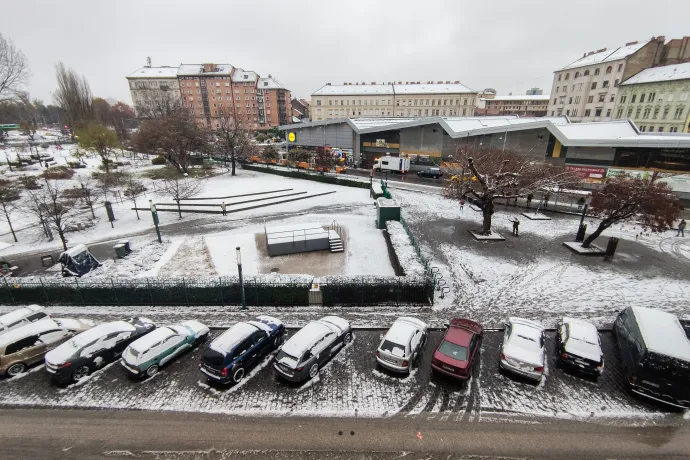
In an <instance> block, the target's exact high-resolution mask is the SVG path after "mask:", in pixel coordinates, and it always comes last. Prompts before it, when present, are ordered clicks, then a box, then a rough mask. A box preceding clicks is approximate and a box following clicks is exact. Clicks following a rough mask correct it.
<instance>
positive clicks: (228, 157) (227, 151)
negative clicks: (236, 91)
mask: <svg viewBox="0 0 690 460" xmlns="http://www.w3.org/2000/svg"><path fill="white" fill-rule="evenodd" d="M230 105H231V106H232V107H231V108H230V109H229V110H228V111H221V115H220V117H218V118H217V119H215V121H216V123H218V127H217V128H216V130H215V137H216V142H215V144H214V147H215V148H214V150H215V151H216V152H217V153H218V154H219V155H221V156H222V157H223V158H225V161H226V162H227V161H230V164H231V167H232V175H233V176H234V175H235V169H236V164H237V162H238V161H242V160H244V159H246V158H247V154H248V153H250V152H253V150H254V149H253V145H254V144H253V142H252V138H251V135H250V132H249V130H248V129H247V128H246V127H245V126H244V123H243V122H242V118H241V117H239V116H238V114H237V110H236V109H235V105H234V104H230Z"/></svg>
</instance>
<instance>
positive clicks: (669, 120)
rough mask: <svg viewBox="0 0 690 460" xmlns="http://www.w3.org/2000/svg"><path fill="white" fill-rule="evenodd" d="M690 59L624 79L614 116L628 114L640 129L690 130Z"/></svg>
mask: <svg viewBox="0 0 690 460" xmlns="http://www.w3.org/2000/svg"><path fill="white" fill-rule="evenodd" d="M689 95H690V62H686V63H683V64H672V65H667V66H662V67H652V68H649V69H645V70H643V71H641V72H639V73H638V74H636V75H634V76H632V77H630V78H628V79H627V80H625V81H623V82H622V83H621V85H620V88H619V91H618V100H617V103H616V109H615V111H614V113H615V118H630V119H632V121H634V122H635V124H636V125H637V127H638V128H639V130H640V131H642V132H659V133H661V132H685V133H687V132H690V130H689V129H688V128H689V126H688V120H689V119H690V105H689V101H688V96H689Z"/></svg>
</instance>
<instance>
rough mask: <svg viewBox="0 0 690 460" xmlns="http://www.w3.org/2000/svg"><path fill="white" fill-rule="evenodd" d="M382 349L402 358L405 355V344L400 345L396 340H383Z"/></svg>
mask: <svg viewBox="0 0 690 460" xmlns="http://www.w3.org/2000/svg"><path fill="white" fill-rule="evenodd" d="M381 350H382V351H385V352H386V353H390V354H392V355H395V356H399V357H401V358H402V357H403V356H405V345H400V344H397V343H395V342H391V341H390V340H384V341H383V343H382V344H381Z"/></svg>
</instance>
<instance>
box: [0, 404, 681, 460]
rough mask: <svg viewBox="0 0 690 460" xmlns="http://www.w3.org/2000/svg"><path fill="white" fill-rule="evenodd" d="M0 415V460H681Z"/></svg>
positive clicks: (246, 423) (530, 431)
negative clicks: (75, 459)
mask: <svg viewBox="0 0 690 460" xmlns="http://www.w3.org/2000/svg"><path fill="white" fill-rule="evenodd" d="M458 428H459V427H458V426H457V425H448V424H443V423H438V421H436V420H427V419H416V420H412V419H397V418H396V419H386V420H380V419H375V420H372V419H362V418H360V419H336V418H320V419H314V418H306V419H305V418H253V417H228V416H222V415H208V414H180V413H175V414H169V413H161V412H136V411H126V412H124V411H81V410H56V411H32V410H0V456H1V457H2V458H5V459H27V460H33V459H41V460H43V459H73V458H79V459H83V460H93V459H103V458H108V459H129V458H141V459H150V460H163V459H168V460H170V459H174V460H235V459H240V458H241V459H243V460H255V459H256V460H259V459H262V460H263V459H275V460H283V459H284V460H293V459H294V460H297V459H299V460H323V459H326V460H393V459H406V460H442V459H443V460H480V459H485V460H488V459H499V458H500V459H502V460H513V459H515V460H517V459H522V460H525V459H542V458H549V459H552V458H563V459H565V458H573V459H584V458H586V459H609V460H616V459H620V460H622V459H627V460H632V459H686V458H688V457H687V456H688V452H690V432H689V431H690V430H688V427H671V428H669V427H644V428H621V427H615V426H600V425H596V424H590V423H581V422H570V421H560V422H559V423H555V424H545V425H543V424H538V423H537V424H505V423H495V422H491V423H490V422H487V423H482V424H467V423H466V424H463V425H461V427H460V428H461V429H458Z"/></svg>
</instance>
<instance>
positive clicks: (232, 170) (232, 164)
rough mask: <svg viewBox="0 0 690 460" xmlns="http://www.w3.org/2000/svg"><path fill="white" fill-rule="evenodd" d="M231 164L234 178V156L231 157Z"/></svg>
mask: <svg viewBox="0 0 690 460" xmlns="http://www.w3.org/2000/svg"><path fill="white" fill-rule="evenodd" d="M231 162H232V175H233V176H234V175H235V156H234V155H233V156H232V160H231Z"/></svg>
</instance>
